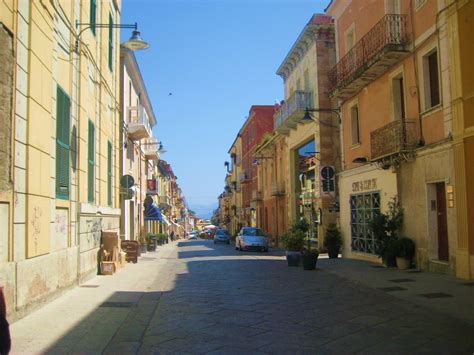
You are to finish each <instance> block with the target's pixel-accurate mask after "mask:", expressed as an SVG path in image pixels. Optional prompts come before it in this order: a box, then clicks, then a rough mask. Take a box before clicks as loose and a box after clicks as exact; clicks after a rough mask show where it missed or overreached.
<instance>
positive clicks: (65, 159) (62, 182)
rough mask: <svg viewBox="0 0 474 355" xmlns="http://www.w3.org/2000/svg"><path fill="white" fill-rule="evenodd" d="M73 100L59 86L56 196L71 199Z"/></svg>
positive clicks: (57, 99)
mask: <svg viewBox="0 0 474 355" xmlns="http://www.w3.org/2000/svg"><path fill="white" fill-rule="evenodd" d="M70 112H71V100H70V98H69V96H68V95H67V94H66V92H65V91H64V90H63V89H62V88H61V87H60V86H58V88H57V95H56V197H57V198H60V199H63V200H67V199H69V149H70V138H69V134H70V133H69V130H70V119H71V117H70Z"/></svg>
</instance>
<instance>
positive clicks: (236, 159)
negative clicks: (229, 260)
mask: <svg viewBox="0 0 474 355" xmlns="http://www.w3.org/2000/svg"><path fill="white" fill-rule="evenodd" d="M227 153H228V154H229V156H230V161H229V171H228V183H227V184H226V185H228V186H229V189H230V192H231V196H230V202H229V204H230V213H229V215H230V226H229V229H228V231H229V233H230V234H231V235H236V234H237V233H238V232H239V231H240V229H241V228H242V182H241V180H240V176H241V173H242V138H241V135H240V132H239V133H238V134H237V136H236V137H235V140H234V142H233V143H232V145H231V147H230V149H229V150H228V152H227Z"/></svg>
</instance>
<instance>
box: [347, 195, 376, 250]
mask: <svg viewBox="0 0 474 355" xmlns="http://www.w3.org/2000/svg"><path fill="white" fill-rule="evenodd" d="M350 210H351V247H352V250H354V251H361V252H364V253H370V254H376V253H377V242H376V240H375V237H374V235H373V233H372V231H371V229H370V225H369V224H370V221H371V220H372V219H373V218H374V216H375V215H376V214H377V213H380V193H378V192H373V193H367V194H360V195H352V196H351V197H350Z"/></svg>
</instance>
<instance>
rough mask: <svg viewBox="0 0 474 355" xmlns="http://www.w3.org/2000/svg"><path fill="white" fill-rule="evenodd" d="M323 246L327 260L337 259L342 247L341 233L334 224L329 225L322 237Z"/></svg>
mask: <svg viewBox="0 0 474 355" xmlns="http://www.w3.org/2000/svg"><path fill="white" fill-rule="evenodd" d="M324 246H325V247H326V249H327V251H328V254H329V258H330V259H337V257H338V256H339V252H340V250H341V246H342V237H341V231H340V230H339V228H337V225H336V224H335V223H329V225H328V227H327V229H326V234H325V236H324Z"/></svg>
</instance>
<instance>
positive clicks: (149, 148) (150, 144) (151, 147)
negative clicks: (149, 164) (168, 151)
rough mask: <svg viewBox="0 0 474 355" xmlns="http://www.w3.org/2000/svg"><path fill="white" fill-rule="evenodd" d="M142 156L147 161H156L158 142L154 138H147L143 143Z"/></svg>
mask: <svg viewBox="0 0 474 355" xmlns="http://www.w3.org/2000/svg"><path fill="white" fill-rule="evenodd" d="M143 154H145V158H146V159H148V160H158V158H159V156H158V140H157V139H156V138H154V137H152V138H147V139H145V141H144V142H143Z"/></svg>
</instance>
